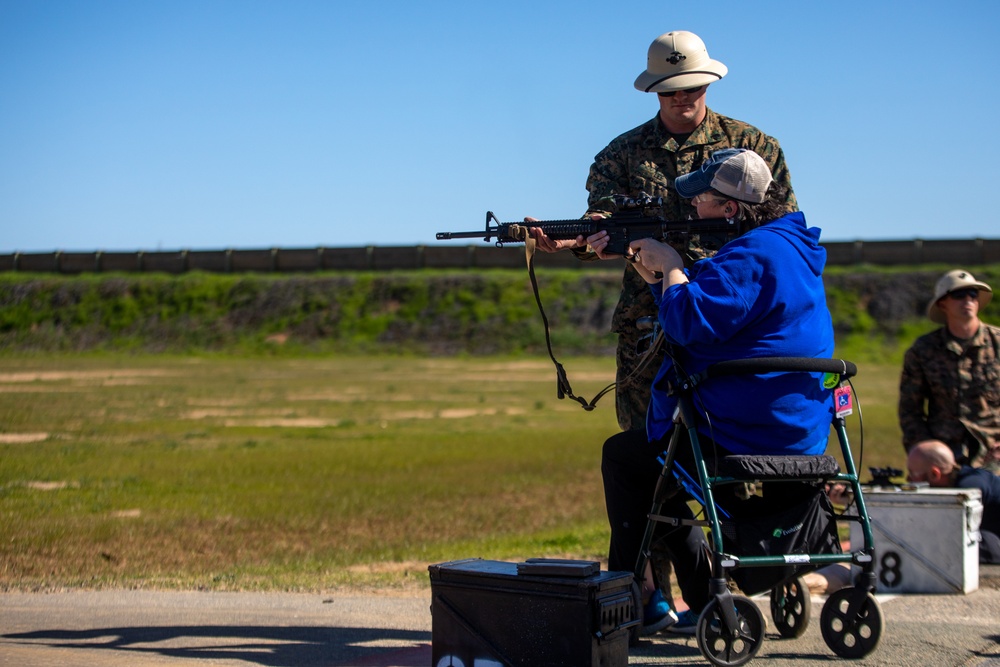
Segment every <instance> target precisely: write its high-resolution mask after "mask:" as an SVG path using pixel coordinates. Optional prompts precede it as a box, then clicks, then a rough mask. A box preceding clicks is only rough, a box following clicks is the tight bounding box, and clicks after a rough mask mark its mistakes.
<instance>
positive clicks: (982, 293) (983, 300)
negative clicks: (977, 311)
mask: <svg viewBox="0 0 1000 667" xmlns="http://www.w3.org/2000/svg"><path fill="white" fill-rule="evenodd" d="M968 287H974V288H976V289H977V290H979V307H980V308H983V307H985V306H986V304H988V303H989V302H990V299H992V298H993V289H992V288H991V287H990V286H989V285H987V284H986V283H983V282H979V281H978V280H976V278H975V276H973V275H972V274H971V273H969V272H968V271H963V270H962V269H955V270H954V271H949V272H948V273H946V274H944V275H943V276H941V278H940V279H938V281H937V284H936V285H935V286H934V298H933V299H931V301H930V303H928V304H927V317H929V318H931V321H932V322H937V323H938V324H944V322H945V319H944V311H942V310H941V309H940V308H938V305H937V302H938V301H940V300H941V299H943V298H944V297H945V296H947V295H948V293H949V292H954V291H955V290H959V289H965V288H968Z"/></svg>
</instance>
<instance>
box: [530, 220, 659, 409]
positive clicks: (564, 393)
mask: <svg viewBox="0 0 1000 667" xmlns="http://www.w3.org/2000/svg"><path fill="white" fill-rule="evenodd" d="M510 233H511V235H512V236H514V237H515V238H516V239H517V240H518V241H523V242H524V258H525V261H526V262H527V264H528V278H529V280H531V291H532V292H533V293H534V295H535V303H537V304H538V312H539V314H541V316H542V325H543V326H544V327H545V347H546V348H547V349H548V352H549V359H551V360H552V363H553V364H554V365H555V367H556V396H557V397H558V398H560V399H563V398H566V397H569V398H571V399H572V400H574V401H576V402H577V403H579V404H580V405H581V407H583V409H584V410H587V411H590V410H593V409H594V408H595V407H597V402H598V401H599V400H601V398H603V397H604V395H605V394H607V393H608V392H609V391H611V390H612V389H614V388H615V386H616V385H617V384H618V383H617V382H612V383H611V384H609V385H608V386H606V387H605V388H604V389H602V390H601V391H599V392H598V393H597V395H596V396H594V398H593V399H591V400H590V401H589V402H588V401H587V400H586V399H585V398H582V397H580V396H577V395H576V394H574V393H573V388H572V387H571V386H570V384H569V378H568V377H567V376H566V369H565V368H563V365H562V364H561V363H559V361H558V360H557V359H556V357H555V354H553V352H552V338H551V336H550V334H549V318H548V317H547V316H546V315H545V309H544V308H543V307H542V297H541V295H540V294H539V293H538V279H537V278H536V277H535V245H536V242H535V239H534V237H532V236H531V234H529V233H528V228H527V227H526V226H524V225H512V226H511V229H510ZM662 342H663V332H659V333H658V334H657V336H656V338H655V339H654V340H653V343H652V344H651V345H650V346H649V349H648V350H646V352H645V353H643V356H642V359H640V360H639V363H638V364H636V367H635V368H634V369H632V372H631V373H629V374H628V376H627V377H625V378H623V379H622V381H621V382H622V384H628V383H629V382H630V381H631V380H632V379H633V378H634V377H635V376H636V375H638V374H639V373H641V372H642V370H643V369H644V368H645V367H646V366H648V365H649V361H650V359H652V358H653V357H654V356H655V353H656V350H657V349H659V347H660V345H661V344H662Z"/></svg>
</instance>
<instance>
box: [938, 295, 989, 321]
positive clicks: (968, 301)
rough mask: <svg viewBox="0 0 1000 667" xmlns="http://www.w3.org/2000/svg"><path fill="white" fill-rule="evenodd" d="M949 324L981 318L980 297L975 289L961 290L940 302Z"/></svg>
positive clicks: (939, 305) (939, 306)
mask: <svg viewBox="0 0 1000 667" xmlns="http://www.w3.org/2000/svg"><path fill="white" fill-rule="evenodd" d="M937 303H938V308H940V309H941V310H942V311H943V312H944V317H945V320H947V321H948V322H955V323H957V322H968V321H970V320H973V319H975V318H976V317H978V316H979V295H978V292H977V291H976V290H975V289H959V290H954V291H952V292H951V293H949V294H947V295H945V297H944V298H943V299H940V300H939V301H938V302H937Z"/></svg>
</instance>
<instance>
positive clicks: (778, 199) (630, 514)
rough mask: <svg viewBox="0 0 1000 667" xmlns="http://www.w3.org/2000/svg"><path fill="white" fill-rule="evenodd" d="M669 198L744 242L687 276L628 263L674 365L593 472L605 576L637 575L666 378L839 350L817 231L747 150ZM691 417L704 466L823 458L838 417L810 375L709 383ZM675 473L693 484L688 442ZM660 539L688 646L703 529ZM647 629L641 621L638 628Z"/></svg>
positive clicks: (661, 434) (668, 262)
mask: <svg viewBox="0 0 1000 667" xmlns="http://www.w3.org/2000/svg"><path fill="white" fill-rule="evenodd" d="M674 185H675V187H676V189H677V193H678V194H679V195H680V196H681V197H684V198H689V199H691V200H692V204H693V205H694V206H696V207H697V213H698V217H699V218H728V219H730V220H731V221H733V222H734V223H735V224H738V225H739V226H740V227H739V229H740V230H741V232H742V233H741V234H740V235H739V236H737V237H736V238H734V239H732V240H731V241H729V242H728V243H727V244H725V245H724V246H723V247H722V248H721V249H720V250H719V252H718V254H716V255H715V256H714V257H712V258H709V259H704V260H701V261H699V262H697V263H695V264H694V266H693V267H692V268H691V269H690V271H686V270H685V269H684V262H683V260H682V258H681V257H680V255H679V254H678V253H677V252H676V251H675V250H674V249H673V248H672V247H671V246H669V245H667V244H666V243H662V242H660V241H656V240H654V239H642V240H637V241H633V242H632V244H631V247H630V251H631V254H630V255H629V256H627V257H626V259H628V260H629V261H631V262H633V263H634V266H635V268H636V269H637V270H638V271H639V273H640V274H641V275H642V277H643V278H644V279H645V281H646V282H647V283H648V285H649V287H650V290H651V292H652V294H653V297H654V299H655V300H656V302H657V305H658V317H659V323H660V326H661V327H662V330H663V333H664V335H665V337H666V341H667V343H668V345H669V346H670V348H671V350H672V356H671V355H668V356H667V358H666V359H665V360H664V362H663V364H662V365H661V367H660V369H659V373H658V374H657V376H656V379H655V381H654V383H653V388H652V400H651V403H650V407H649V411H648V413H647V417H646V428H645V429H644V430H632V431H626V432H623V433H619V434H616V435H615V436H612V437H611V438H609V439H608V440H607V441H606V442H605V444H604V448H603V453H602V461H601V470H602V475H603V479H604V495H605V504H606V506H607V512H608V520H609V522H610V524H611V545H610V550H609V557H608V568H609V569H610V570H626V571H628V570H633V569H634V568H635V564H636V562H637V558H638V556H639V549H640V548H641V545H642V538H643V534H644V531H645V526H646V515H647V513H648V512H649V508H650V505H651V503H652V500H653V492H654V489H655V485H656V482H657V479H658V477H659V473H660V469H661V467H662V466H661V465H660V463H659V462H658V461H657V457H658V456H660V455H661V454H662V452H664V451H665V450H666V449H667V444H668V441H669V438H670V434H671V431H672V429H673V428H674V423H673V413H674V408H675V407H676V404H677V401H676V399H675V398H673V397H671V396H669V395H668V388H669V385H670V383H671V382H672V381H673V380H674V378H676V377H683V376H684V375H685V374H692V373H697V372H700V371H702V370H704V369H705V368H706V367H708V366H709V365H711V364H713V363H715V362H719V361H724V360H729V359H743V358H751V357H776V356H793V357H812V358H830V357H831V356H832V354H833V349H834V342H833V323H832V319H831V316H830V312H829V310H828V308H827V305H826V294H825V291H824V288H823V269H824V267H825V264H826V250H825V249H824V248H822V247H821V246H820V245H819V236H820V230H819V229H818V228H815V227H813V228H809V227H807V226H806V222H805V216H804V215H803V214H802V213H801V212H795V213H787V212H786V209H785V207H784V204H783V202H784V198H783V195H784V193H783V188H781V186H779V185H778V184H777V183H775V182H774V181H773V179H772V177H771V173H770V170H769V169H768V166H767V164H766V163H765V162H764V160H763V159H761V158H760V157H759V156H758V155H756V154H755V153H753V152H752V151H748V150H744V149H726V150H722V151H717V152H715V153H713V154H712V155H711V156H710V157H709V158H708V159H707V160H705V162H704V163H703V164H702V165H701V168H700V169H698V170H696V171H693V172H691V173H689V174H686V175H684V176H680V177H678V178H677V179H676V180H675V181H674ZM588 241H589V242H590V244H591V246H592V247H593V248H594V250H595V251H597V252H598V253H600V252H601V251H602V250H603V248H604V246H606V245H607V238H606V235H604V234H598V235H596V236H594V237H590V238H589V239H588ZM695 404H696V409H697V411H698V413H699V424H698V433H699V439H700V440H701V443H702V451H703V453H704V454H705V457H706V459H709V458H710V457H712V456H717V457H721V456H725V455H728V454H761V455H774V454H778V455H787V454H800V455H819V454H823V453H824V452H825V450H826V445H827V440H828V438H829V434H830V423H831V421H832V419H833V414H834V408H833V393H832V389H830V388H828V387H824V384H823V379H822V377H821V374H810V373H778V374H768V375H745V376H734V377H727V378H724V379H719V380H713V381H711V382H708V383H705V384H704V385H703V386H702V387H700V388H699V389H698V391H697V400H696V401H695ZM676 461H677V463H680V464H681V465H682V466H683V467H684V468H685V469H686V470H688V471H693V466H692V463H693V454H692V451H691V448H690V446H689V444H688V443H687V438H686V436H685V438H684V439H683V440H682V442H681V443H680V446H679V447H678V449H677V453H676ZM723 488H729V489H730V490H731V489H732V487H723ZM730 492H732V491H730ZM724 498H725V493H720V494H717V500H719V501H722V500H723V499H724ZM688 500H689V498H688V496H687V495H686V494H685V493H680V492H679V493H675V494H674V495H673V497H672V498H670V499H669V500H668V501H667V504H666V505H665V507H664V510H663V511H664V514H666V515H668V516H674V517H679V518H692V516H693V515H692V513H691V510H690V509H689V508H688V505H687V501H688ZM720 504H721V502H720ZM663 539H664V540H665V542H666V544H667V547H668V550H669V552H670V554H671V558H672V561H673V564H674V568H675V572H676V576H677V582H678V585H679V587H680V589H681V592H682V594H683V598H684V600H685V602H686V603H687V604H688V606H689V609H688V610H687V611H686V612H684V613H682V614H679V615H678V618H679V620H678V621H677V622H675V623H673V624H671V625H669V627H667V628H666V629H667V631H673V632H679V633H685V634H693V633H694V631H695V627H696V625H697V620H698V616H699V614H700V612H701V610H702V609H703V608H704V606H705V605H707V604H708V602H709V600H710V597H709V585H708V584H709V579H710V576H711V572H710V569H711V556H710V550H709V548H708V545H707V543H706V540H705V536H704V533H703V531H702V530H701V528H700V527H690V526H682V527H679V528H676V529H670V530H669V532H668V534H667V535H666V536H665V537H664V538H663ZM643 588H644V596H646V595H648V596H649V598H648V600H645V599H644V612H645V614H646V615H647V616H648V615H653V616H654V617H656V616H662V615H664V614H668V613H672V612H671V610H670V609H669V607H666V605H665V603H663V601H662V597H661V595H660V594H659V592H658V591H657V590H656V582H655V581H652V576H651V575H648V576H647V581H646V582H644V586H643ZM664 607H666V609H664ZM653 620H654V621H655V618H654V619H653ZM650 623H651V621H650V620H649V619H647V621H645V622H644V625H646V626H650ZM668 623H669V621H668Z"/></svg>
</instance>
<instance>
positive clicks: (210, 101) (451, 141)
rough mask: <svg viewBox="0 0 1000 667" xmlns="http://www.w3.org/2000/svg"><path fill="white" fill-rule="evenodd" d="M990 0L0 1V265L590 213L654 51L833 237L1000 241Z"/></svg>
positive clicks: (994, 5) (642, 111)
mask: <svg viewBox="0 0 1000 667" xmlns="http://www.w3.org/2000/svg"><path fill="white" fill-rule="evenodd" d="M998 28H1000V3H998V2H995V1H993V0H980V1H977V2H971V1H968V0H951V1H949V2H922V1H919V0H915V1H909V2H903V1H900V2H883V1H879V0H869V1H867V2H854V1H845V2H836V3H833V2H807V1H804V0H789V1H787V2H786V1H778V0H775V1H768V0H762V1H758V2H752V3H747V2H730V1H728V0H720V1H717V2H712V3H706V2H687V3H682V2H665V1H664V0H656V1H650V2H647V1H636V2H629V1H625V2H618V3H609V2H592V1H589V0H572V1H570V0H566V1H563V0H557V1H551V2H549V1H545V0H532V1H524V0H506V1H505V2H490V3H486V2H475V1H470V0H456V1H454V2H449V1H444V0H420V1H419V2H415V1H406V2H403V1H383V2H379V1H377V0H372V1H370V2H360V1H358V2H344V1H343V0H341V1H338V2H335V1H332V0H331V1H324V2H319V1H312V0H308V1H307V0H281V1H276V0H267V1H261V0H196V1H192V0H0V252H12V251H22V252H33V251H51V250H157V249H160V250H176V249H184V248H189V249H221V248H267V247H286V248H292V247H315V246H320V245H325V246H362V245H382V246H386V245H412V244H433V243H436V241H435V240H434V233H435V232H436V231H442V230H449V231H456V230H466V229H468V230H471V229H478V228H479V227H481V226H482V225H483V222H484V216H485V212H486V210H487V209H490V210H493V211H495V212H496V213H497V215H498V216H499V217H500V219H501V220H504V221H508V220H517V219H520V218H521V217H523V216H525V215H534V216H536V217H540V218H544V219H558V218H567V217H576V216H578V215H580V214H581V213H582V212H583V210H584V208H585V201H586V192H585V190H584V183H585V180H586V175H587V170H588V168H589V166H590V163H591V161H592V160H593V157H594V155H595V154H596V153H597V152H598V151H599V150H600V149H601V148H603V147H604V146H605V145H606V144H607V142H608V141H610V140H611V139H612V138H613V137H615V136H617V135H618V134H620V133H622V132H624V131H626V130H628V129H630V128H632V127H634V126H636V125H638V124H640V123H642V122H644V121H646V120H648V119H649V118H651V117H652V116H653V115H654V113H655V111H656V108H657V105H656V100H655V98H654V97H653V96H652V95H648V94H643V93H640V92H638V91H636V90H635V89H634V88H633V87H632V82H633V80H634V79H635V76H636V75H637V74H638V73H639V72H640V71H641V70H642V69H643V68H644V67H645V58H646V49H647V47H648V46H649V43H650V42H651V41H652V40H653V39H654V38H655V37H656V36H657V35H659V34H661V33H663V32H667V31H669V30H673V29H685V30H692V31H694V32H696V33H698V34H699V35H700V36H701V37H702V38H703V39H704V40H705V41H706V43H707V45H708V49H709V53H710V54H711V56H712V57H713V58H716V59H719V60H721V61H722V62H724V63H725V64H726V65H727V66H728V67H729V75H728V76H727V77H726V78H725V79H723V80H722V81H721V82H719V83H717V84H715V85H713V86H712V87H711V88H710V89H709V93H708V103H709V106H711V107H712V108H714V109H716V110H717V111H719V112H721V113H723V114H726V115H729V116H733V117H735V118H739V119H741V120H745V121H748V122H750V123H753V124H755V125H757V126H758V127H759V128H761V129H762V130H764V131H765V132H767V133H769V134H771V135H773V136H775V137H777V138H778V139H779V140H780V141H781V144H782V146H783V148H784V149H785V153H786V157H787V160H788V163H789V166H790V168H791V172H792V182H793V185H794V186H795V190H796V192H797V194H798V197H799V202H800V205H801V207H802V209H803V210H804V211H805V212H806V216H807V219H808V221H809V222H810V224H813V225H817V226H819V227H821V228H823V230H824V238H825V239H827V240H833V241H836V240H841V241H843V240H853V239H863V240H879V239H910V238H914V237H919V238H928V239H929V238H972V237H984V238H997V237H1000V231H998V229H997V227H998V220H997V213H996V211H995V210H994V209H993V207H992V205H991V201H992V195H991V194H990V193H992V192H995V190H996V188H997V184H998V183H1000V132H998V131H997V128H998V127H1000V126H998V123H997V121H996V115H997V113H998V112H1000V99H998V97H1000V83H998V82H1000V39H998V37H997V32H998Z"/></svg>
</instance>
